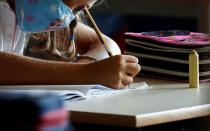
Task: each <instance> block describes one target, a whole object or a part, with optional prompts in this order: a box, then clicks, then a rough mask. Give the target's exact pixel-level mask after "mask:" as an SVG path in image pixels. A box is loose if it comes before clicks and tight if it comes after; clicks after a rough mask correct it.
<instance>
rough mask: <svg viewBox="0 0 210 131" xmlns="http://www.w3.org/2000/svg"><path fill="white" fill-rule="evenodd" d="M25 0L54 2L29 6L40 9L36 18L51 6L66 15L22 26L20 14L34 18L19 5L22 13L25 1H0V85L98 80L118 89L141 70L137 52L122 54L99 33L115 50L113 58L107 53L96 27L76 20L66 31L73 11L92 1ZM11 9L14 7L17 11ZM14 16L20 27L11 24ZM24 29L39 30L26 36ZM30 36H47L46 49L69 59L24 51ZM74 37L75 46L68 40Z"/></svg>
mask: <svg viewBox="0 0 210 131" xmlns="http://www.w3.org/2000/svg"><path fill="white" fill-rule="evenodd" d="M14 1H16V5H15V2H14ZM25 1H26V0H25ZM27 1H28V2H29V4H38V3H39V2H40V1H41V2H58V3H57V4H52V6H50V5H48V4H45V5H43V4H42V5H41V6H42V7H36V6H35V5H34V7H33V8H37V9H36V10H33V9H31V11H32V12H34V11H35V13H39V14H38V15H39V16H40V18H46V19H48V17H49V16H48V15H46V14H47V13H48V12H47V11H49V10H48V9H52V11H54V10H56V8H55V7H56V6H57V7H61V8H62V9H64V11H67V12H65V13H67V14H68V15H66V16H65V15H64V13H63V14H62V15H64V17H63V18H61V19H62V20H60V19H55V21H53V23H54V24H53V25H52V24H50V25H51V26H50V28H47V27H46V28H42V27H38V26H35V27H33V26H28V25H25V24H26V23H25V22H24V21H23V20H24V19H26V20H28V22H33V20H34V18H33V17H32V16H30V15H28V14H29V13H31V11H28V12H27V10H24V12H23V10H22V8H26V7H28V6H25V7H24V4H26V3H21V2H24V0H8V1H7V2H8V3H9V5H10V6H9V5H8V4H7V3H6V2H0V50H1V51H0V74H1V75H0V84H2V85H4V84H7V85H8V84H14V85H17V84H24V85H25V84H102V85H104V86H108V87H110V88H116V89H117V88H124V87H126V86H127V85H129V84H131V83H132V82H133V78H134V77H135V76H136V75H137V74H138V72H139V71H140V65H138V59H137V58H136V57H134V56H129V55H121V54H120V49H119V47H118V46H117V44H116V43H115V42H114V41H113V40H112V39H110V38H109V37H107V36H105V35H104V38H105V40H106V41H107V43H108V44H109V47H110V48H111V50H112V52H113V54H114V56H113V57H110V58H109V56H108V54H107V52H106V50H105V49H104V47H103V45H102V44H101V42H100V40H99V39H98V37H97V34H96V33H95V31H94V30H93V29H92V28H90V27H88V26H86V25H84V24H82V23H80V22H77V24H75V25H74V26H73V27H72V29H73V30H74V31H69V28H68V26H69V24H70V23H71V22H72V21H74V19H73V18H74V15H73V12H74V13H75V12H76V11H77V10H78V9H82V7H84V6H86V7H88V8H90V7H91V6H92V5H93V4H94V3H95V2H96V0H63V1H62V0H27ZM20 3H21V4H20ZM66 5H67V6H66ZM20 7H21V8H20ZM49 7H51V8H49ZM41 8H46V10H42V12H39V11H40V10H41ZM12 9H13V10H12ZM14 9H16V11H14ZM14 12H16V15H15V13H14ZM27 15H28V16H27ZM50 15H52V14H50ZM16 16H17V21H18V25H19V26H17V25H16ZM52 17H53V18H54V17H55V16H52ZM71 18H72V19H71ZM41 20H42V19H41ZM42 24H44V23H42V22H40V23H38V25H42ZM25 32H44V33H39V34H37V33H36V34H32V36H31V35H30V34H31V33H25ZM61 34H66V35H67V37H70V38H69V39H68V42H67V41H64V39H63V38H59V37H58V36H63V37H66V36H65V35H61ZM30 36H31V37H32V38H39V39H41V38H43V39H44V40H46V41H45V45H46V48H45V49H47V50H50V52H51V53H52V54H54V55H57V56H59V57H61V58H63V59H66V60H68V61H70V62H60V61H49V60H41V59H36V58H29V57H26V56H23V55H22V54H23V49H24V47H25V45H26V44H27V43H28V41H29V38H30ZM74 36H75V37H74ZM74 40H75V45H74V44H72V43H74ZM60 41H62V42H61V43H62V44H65V43H66V42H67V45H68V46H67V47H68V50H67V51H66V50H64V52H63V51H62V50H60V49H58V47H59V46H60V45H59V44H58V42H60ZM71 45H73V47H72V46H71ZM65 46H66V45H65ZM75 46H76V47H75ZM65 49H66V48H65ZM75 49H76V50H75ZM72 52H73V55H72ZM77 54H80V55H81V57H80V56H79V57H78V55H77Z"/></svg>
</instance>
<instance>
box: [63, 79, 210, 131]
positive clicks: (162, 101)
mask: <svg viewBox="0 0 210 131" xmlns="http://www.w3.org/2000/svg"><path fill="white" fill-rule="evenodd" d="M142 80H143V81H144V80H145V81H146V82H147V83H148V84H149V85H150V86H151V88H152V89H149V90H140V91H131V92H129V93H125V94H120V95H112V96H109V97H97V98H90V99H86V100H82V101H76V102H71V103H66V109H67V110H69V111H70V113H71V116H70V119H71V121H72V122H79V123H89V124H102V125H112V126H123V127H134V128H139V127H145V126H151V125H157V124H162V123H168V122H174V121H180V120H186V119H192V118H198V117H205V116H209V115H210V83H206V84H201V86H200V88H199V89H190V88H188V84H187V83H179V82H176V83H175V82H172V81H160V80H155V79H137V80H136V82H137V81H142Z"/></svg>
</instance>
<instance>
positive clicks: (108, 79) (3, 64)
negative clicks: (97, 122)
mask: <svg viewBox="0 0 210 131" xmlns="http://www.w3.org/2000/svg"><path fill="white" fill-rule="evenodd" d="M137 63H138V59H137V58H136V57H133V56H124V55H116V56H113V57H111V58H109V59H105V60H102V61H99V62H94V63H91V64H72V63H67V62H52V61H46V60H39V59H34V58H29V57H24V56H17V55H14V54H8V53H3V52H0V74H1V75H0V85H26V84H29V85H33V84H35V85H37V84H44V85H48V84H49V85H52V84H101V85H105V86H108V87H111V88H123V87H125V86H126V85H128V84H131V83H132V82H133V77H135V75H136V74H137V73H138V72H139V71H140V66H139V65H138V64H137ZM128 74H129V75H128Z"/></svg>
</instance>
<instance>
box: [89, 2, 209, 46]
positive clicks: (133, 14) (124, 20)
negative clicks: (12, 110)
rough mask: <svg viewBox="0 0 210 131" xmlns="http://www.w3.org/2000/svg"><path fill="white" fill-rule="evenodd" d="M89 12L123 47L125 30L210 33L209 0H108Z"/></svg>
mask: <svg viewBox="0 0 210 131" xmlns="http://www.w3.org/2000/svg"><path fill="white" fill-rule="evenodd" d="M90 11H91V14H92V15H93V17H94V19H95V21H96V23H97V25H98V26H99V28H100V30H101V32H103V33H104V34H106V35H108V36H110V37H111V38H113V39H114V40H115V41H116V42H117V43H118V44H119V46H120V47H121V49H122V50H123V49H124V36H123V34H124V33H125V32H144V31H156V30H189V31H196V32H203V33H209V18H210V17H209V14H210V13H209V12H210V11H209V0H105V1H104V3H103V4H101V5H96V6H94V7H93V8H92V9H91V10H90Z"/></svg>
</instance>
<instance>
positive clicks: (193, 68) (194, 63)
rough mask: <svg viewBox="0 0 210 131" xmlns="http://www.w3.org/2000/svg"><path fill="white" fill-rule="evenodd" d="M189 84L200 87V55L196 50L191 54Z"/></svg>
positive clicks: (191, 86) (192, 86)
mask: <svg viewBox="0 0 210 131" xmlns="http://www.w3.org/2000/svg"><path fill="white" fill-rule="evenodd" d="M189 86H190V88H198V87H199V55H198V53H197V52H196V51H195V50H192V51H191V52H190V54H189Z"/></svg>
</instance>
